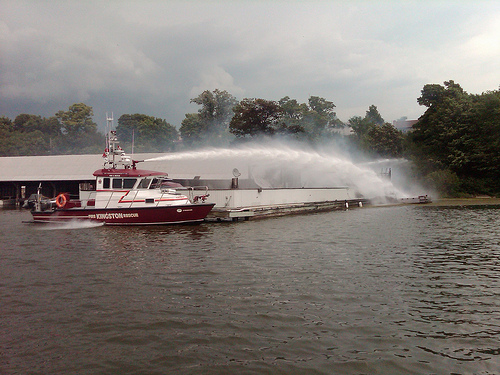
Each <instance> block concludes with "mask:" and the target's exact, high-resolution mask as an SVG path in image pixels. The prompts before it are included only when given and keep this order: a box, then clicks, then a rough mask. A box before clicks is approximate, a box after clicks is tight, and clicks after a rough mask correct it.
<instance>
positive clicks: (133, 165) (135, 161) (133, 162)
mask: <svg viewBox="0 0 500 375" xmlns="http://www.w3.org/2000/svg"><path fill="white" fill-rule="evenodd" d="M142 162H144V160H132V169H135V165H136V164H137V163H142Z"/></svg>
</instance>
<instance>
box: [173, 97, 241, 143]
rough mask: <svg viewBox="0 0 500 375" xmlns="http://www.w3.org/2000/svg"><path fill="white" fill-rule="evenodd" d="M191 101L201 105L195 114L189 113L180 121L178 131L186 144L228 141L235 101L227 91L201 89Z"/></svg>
mask: <svg viewBox="0 0 500 375" xmlns="http://www.w3.org/2000/svg"><path fill="white" fill-rule="evenodd" d="M191 103H196V104H198V105H200V106H201V108H200V109H199V110H198V113H197V114H196V115H197V116H194V114H192V113H189V114H187V115H186V118H185V119H184V120H183V121H182V124H181V127H180V129H179V130H180V133H181V136H182V139H183V141H184V142H185V143H186V144H187V145H194V144H197V143H204V144H212V145H221V144H225V143H227V142H228V135H229V133H228V127H229V122H230V121H231V118H232V116H233V112H232V108H233V107H234V106H235V104H236V103H237V100H236V98H235V97H234V96H232V95H231V94H229V93H228V92H227V91H225V90H224V91H221V90H218V89H215V90H214V91H213V92H212V91H209V90H206V91H203V92H202V93H201V94H200V95H198V96H197V97H196V98H193V99H191Z"/></svg>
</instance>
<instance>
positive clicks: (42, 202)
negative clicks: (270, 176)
mask: <svg viewBox="0 0 500 375" xmlns="http://www.w3.org/2000/svg"><path fill="white" fill-rule="evenodd" d="M110 120H111V119H109V118H108V121H110ZM103 158H104V166H103V168H102V169H98V170H96V171H95V172H94V173H93V175H94V176H95V177H96V179H95V184H93V183H87V184H80V189H79V199H71V197H70V195H69V194H68V193H60V194H59V195H57V197H56V198H55V199H52V200H47V199H45V198H44V197H43V196H42V195H41V184H40V186H39V188H38V192H37V195H36V198H35V202H34V206H33V209H32V210H31V214H32V216H33V221H34V222H35V223H61V222H67V221H69V220H86V221H87V220H90V221H94V222H101V223H104V224H106V225H149V224H176V223H194V222H200V221H203V220H204V219H205V217H206V216H207V215H208V213H209V212H210V211H211V210H212V208H213V206H214V205H215V203H208V202H206V199H207V197H208V195H209V194H208V188H205V190H204V191H203V188H201V189H200V187H196V189H195V188H187V187H184V186H182V185H180V184H177V183H175V182H174V181H172V180H171V179H169V178H168V174H166V173H163V172H156V171H149V170H143V169H137V167H136V164H137V163H139V162H141V161H136V160H132V158H131V157H130V156H129V155H127V154H125V152H124V151H123V149H122V148H121V147H120V145H119V142H118V138H117V136H116V131H115V130H110V131H109V132H108V134H107V135H106V148H105V150H104V153H103ZM197 193H200V194H198V195H196V194H197Z"/></svg>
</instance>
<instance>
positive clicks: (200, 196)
mask: <svg viewBox="0 0 500 375" xmlns="http://www.w3.org/2000/svg"><path fill="white" fill-rule="evenodd" d="M168 189H170V190H174V191H175V192H176V193H177V194H184V195H186V196H187V197H188V199H189V201H190V202H192V203H202V202H205V200H206V199H207V197H208V196H210V194H208V186H182V187H176V188H168Z"/></svg>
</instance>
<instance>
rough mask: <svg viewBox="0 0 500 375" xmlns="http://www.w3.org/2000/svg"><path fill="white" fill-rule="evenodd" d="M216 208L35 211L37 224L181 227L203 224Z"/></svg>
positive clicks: (201, 204)
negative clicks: (74, 221)
mask: <svg viewBox="0 0 500 375" xmlns="http://www.w3.org/2000/svg"><path fill="white" fill-rule="evenodd" d="M213 206H214V204H212V203H200V204H189V205H182V206H167V207H143V208H134V209H131V208H127V209H120V208H115V209H109V208H103V209H100V208H94V209H88V208H85V209H83V208H70V209H56V210H54V211H32V212H31V214H32V216H33V221H34V222H36V223H60V222H67V221H70V220H85V221H94V222H100V223H104V224H106V225H151V224H179V223H192V222H199V221H203V220H204V219H205V217H206V216H207V215H208V213H209V212H210V210H211V209H212V207H213Z"/></svg>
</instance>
